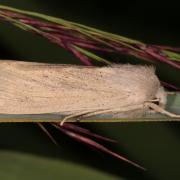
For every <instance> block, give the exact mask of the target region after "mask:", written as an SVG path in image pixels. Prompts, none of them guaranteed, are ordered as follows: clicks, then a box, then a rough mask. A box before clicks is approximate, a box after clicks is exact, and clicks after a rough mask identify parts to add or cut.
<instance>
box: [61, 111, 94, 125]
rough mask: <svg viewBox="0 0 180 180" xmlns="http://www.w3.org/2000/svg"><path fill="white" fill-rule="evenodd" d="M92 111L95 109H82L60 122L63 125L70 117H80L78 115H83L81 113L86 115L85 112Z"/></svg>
mask: <svg viewBox="0 0 180 180" xmlns="http://www.w3.org/2000/svg"><path fill="white" fill-rule="evenodd" d="M91 112H94V110H87V111H81V112H78V113H74V114H71V115H68V116H65V117H64V118H63V119H62V121H61V122H60V126H63V124H64V123H65V122H66V121H67V120H68V119H71V118H74V117H78V116H81V115H84V114H88V113H91Z"/></svg>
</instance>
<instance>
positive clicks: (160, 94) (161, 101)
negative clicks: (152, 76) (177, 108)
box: [155, 87, 167, 108]
mask: <svg viewBox="0 0 180 180" xmlns="http://www.w3.org/2000/svg"><path fill="white" fill-rule="evenodd" d="M155 98H156V99H157V100H158V105H159V106H160V107H162V108H165V106H166V102H167V93H166V91H165V90H164V88H163V87H159V89H158V91H157V93H156V96H155Z"/></svg>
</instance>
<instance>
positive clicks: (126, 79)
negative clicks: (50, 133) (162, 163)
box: [0, 60, 180, 124]
mask: <svg viewBox="0 0 180 180" xmlns="http://www.w3.org/2000/svg"><path fill="white" fill-rule="evenodd" d="M166 98H167V93H166V92H165V90H164V88H163V87H162V86H161V85H160V81H159V79H158V77H157V76H156V74H155V69H154V68H153V67H152V66H142V65H130V64H124V65H123V64H112V65H109V66H105V67H93V66H92V67H88V66H77V65H63V64H48V63H36V62H24V61H11V60H1V61H0V114H42V113H59V114H61V115H64V119H63V121H62V122H61V124H63V123H64V122H65V121H66V120H67V119H69V118H74V117H79V116H84V117H89V116H94V115H102V114H103V115H106V114H111V115H112V116H113V117H115V118H134V117H142V116H144V115H145V114H146V113H148V112H159V113H162V114H165V115H167V116H170V117H174V118H179V117H180V115H176V114H173V113H171V112H168V111H166V110H165V105H166Z"/></svg>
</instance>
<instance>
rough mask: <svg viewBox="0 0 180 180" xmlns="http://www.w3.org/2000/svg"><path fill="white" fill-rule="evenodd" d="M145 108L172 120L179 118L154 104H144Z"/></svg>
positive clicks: (179, 116)
mask: <svg viewBox="0 0 180 180" xmlns="http://www.w3.org/2000/svg"><path fill="white" fill-rule="evenodd" d="M145 105H146V106H148V107H150V108H152V109H153V110H154V111H156V112H159V113H161V114H164V115H167V116H169V117H172V118H180V115H177V114H174V113H171V112H168V111H166V110H165V109H163V108H161V107H159V106H158V105H156V104H154V103H145Z"/></svg>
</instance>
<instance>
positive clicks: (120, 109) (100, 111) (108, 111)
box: [85, 104, 143, 117]
mask: <svg viewBox="0 0 180 180" xmlns="http://www.w3.org/2000/svg"><path fill="white" fill-rule="evenodd" d="M139 108H143V105H142V104H141V105H136V106H128V107H125V108H114V109H106V110H99V111H96V112H90V113H88V114H86V115H85V117H90V116H95V115H98V114H106V113H113V112H126V111H131V110H135V109H139Z"/></svg>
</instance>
